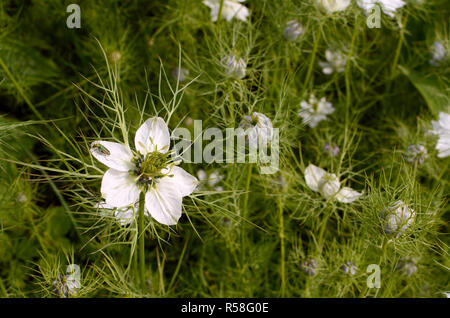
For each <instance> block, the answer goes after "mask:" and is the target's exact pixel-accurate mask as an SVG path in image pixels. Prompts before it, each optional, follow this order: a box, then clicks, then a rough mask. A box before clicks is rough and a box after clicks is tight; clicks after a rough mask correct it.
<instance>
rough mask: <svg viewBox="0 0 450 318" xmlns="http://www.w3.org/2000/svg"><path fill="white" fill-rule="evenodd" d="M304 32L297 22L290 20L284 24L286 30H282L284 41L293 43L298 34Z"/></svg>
mask: <svg viewBox="0 0 450 318" xmlns="http://www.w3.org/2000/svg"><path fill="white" fill-rule="evenodd" d="M304 32H305V30H304V29H303V26H302V25H301V24H300V22H298V21H297V20H291V21H289V22H288V23H287V24H286V28H285V29H284V32H283V36H284V38H285V39H286V40H288V41H291V42H294V41H295V40H297V38H298V36H299V35H300V34H303V33H304Z"/></svg>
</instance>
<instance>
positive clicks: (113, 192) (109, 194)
mask: <svg viewBox="0 0 450 318" xmlns="http://www.w3.org/2000/svg"><path fill="white" fill-rule="evenodd" d="M100 191H101V192H102V197H103V198H104V199H105V201H106V204H108V205H110V206H113V207H116V208H122V207H125V206H128V205H132V204H134V203H135V202H136V201H137V200H138V198H139V189H138V187H137V185H136V182H135V178H133V177H132V176H130V174H129V173H128V172H122V171H117V170H114V169H109V170H108V171H106V172H105V175H104V176H103V180H102V186H101V189H100Z"/></svg>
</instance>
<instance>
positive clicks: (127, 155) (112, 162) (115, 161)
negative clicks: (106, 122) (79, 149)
mask: <svg viewBox="0 0 450 318" xmlns="http://www.w3.org/2000/svg"><path fill="white" fill-rule="evenodd" d="M90 151H91V154H92V155H93V156H94V157H95V159H97V160H98V161H100V162H101V163H103V164H104V165H106V166H108V167H109V168H113V169H115V170H118V171H129V170H132V169H133V168H134V165H133V164H132V163H131V159H132V158H133V154H132V153H131V150H130V149H129V148H128V147H127V146H125V145H123V144H119V143H117V142H110V141H94V142H93V143H92V144H91V149H90Z"/></svg>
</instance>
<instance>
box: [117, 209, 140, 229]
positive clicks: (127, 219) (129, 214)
mask: <svg viewBox="0 0 450 318" xmlns="http://www.w3.org/2000/svg"><path fill="white" fill-rule="evenodd" d="M137 206H138V205H137ZM136 211H137V207H136ZM114 216H115V217H116V220H117V221H118V222H119V223H120V225H122V226H125V225H128V224H130V223H131V222H133V221H134V208H133V207H127V208H122V209H117V211H116V212H115V213H114Z"/></svg>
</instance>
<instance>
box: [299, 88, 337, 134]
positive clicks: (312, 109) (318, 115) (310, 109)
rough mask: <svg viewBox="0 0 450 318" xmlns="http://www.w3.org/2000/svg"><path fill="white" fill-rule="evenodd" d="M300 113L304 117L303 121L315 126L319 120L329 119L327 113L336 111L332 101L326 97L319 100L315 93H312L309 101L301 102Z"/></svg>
mask: <svg viewBox="0 0 450 318" xmlns="http://www.w3.org/2000/svg"><path fill="white" fill-rule="evenodd" d="M300 107H301V108H300V110H299V111H298V115H299V116H300V117H302V118H303V123H304V124H307V125H309V126H310V127H311V128H315V127H316V126H317V124H318V123H319V122H321V121H322V120H325V119H327V115H329V114H331V113H332V112H334V108H333V106H332V104H331V103H329V102H327V100H326V98H325V97H322V98H321V99H320V100H318V99H317V98H316V97H315V96H314V95H313V94H311V95H310V97H309V101H308V102H307V101H302V102H301V103H300Z"/></svg>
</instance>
